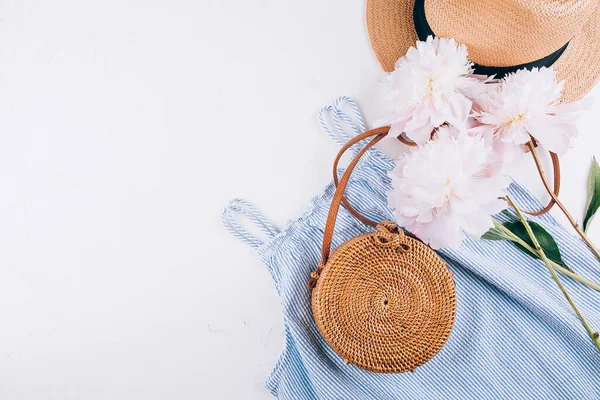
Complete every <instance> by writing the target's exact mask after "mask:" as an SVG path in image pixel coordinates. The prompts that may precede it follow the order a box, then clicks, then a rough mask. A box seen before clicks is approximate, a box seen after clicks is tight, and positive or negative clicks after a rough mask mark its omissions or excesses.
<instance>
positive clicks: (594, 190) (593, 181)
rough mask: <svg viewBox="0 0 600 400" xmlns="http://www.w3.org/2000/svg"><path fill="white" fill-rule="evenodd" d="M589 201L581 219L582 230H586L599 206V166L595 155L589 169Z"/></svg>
mask: <svg viewBox="0 0 600 400" xmlns="http://www.w3.org/2000/svg"><path fill="white" fill-rule="evenodd" d="M589 198H590V203H589V205H588V209H587V211H586V213H585V218H584V219H583V231H584V232H587V228H588V226H589V224H590V222H591V221H592V218H593V217H594V215H595V214H596V211H598V207H600V166H598V161H596V157H594V159H593V160H592V170H591V171H590V186H589Z"/></svg>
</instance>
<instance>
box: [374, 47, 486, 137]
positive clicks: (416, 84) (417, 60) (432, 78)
mask: <svg viewBox="0 0 600 400" xmlns="http://www.w3.org/2000/svg"><path fill="white" fill-rule="evenodd" d="M472 65H473V64H472V63H471V62H470V61H469V59H468V58H467V48H466V46H464V45H459V44H458V43H456V41H455V40H454V39H444V38H442V39H440V38H432V37H429V38H427V41H426V42H417V44H416V47H411V48H410V49H408V52H407V53H406V55H405V56H404V57H402V58H400V59H399V60H398V61H397V62H396V69H395V70H394V71H393V72H392V73H390V74H389V75H388V76H387V78H386V80H385V95H384V97H385V102H386V109H387V110H386V115H387V117H385V118H383V119H382V120H381V121H380V122H381V123H382V124H385V125H391V130H390V135H394V136H398V135H400V134H401V133H403V132H404V133H405V135H406V136H407V137H408V138H409V139H411V140H412V141H414V142H415V143H417V144H424V143H425V142H427V141H428V140H429V139H430V136H431V133H432V132H433V130H434V129H435V128H437V127H439V126H441V125H442V124H444V123H449V124H451V125H453V126H456V127H458V128H459V129H462V128H463V125H464V123H465V121H466V119H467V117H468V116H469V113H470V112H471V107H472V100H473V99H475V98H477V97H479V96H481V95H482V94H483V93H484V92H485V91H486V90H488V88H487V86H489V85H485V83H487V82H491V79H488V78H487V77H485V76H479V75H473V68H472Z"/></svg>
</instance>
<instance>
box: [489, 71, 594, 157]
mask: <svg viewBox="0 0 600 400" xmlns="http://www.w3.org/2000/svg"><path fill="white" fill-rule="evenodd" d="M563 86H564V82H557V80H556V74H555V72H554V71H553V70H552V69H548V68H540V69H538V68H533V69H532V70H531V71H529V70H526V69H522V70H519V71H517V72H515V73H512V74H509V75H507V76H506V77H505V78H504V79H503V80H502V84H501V85H499V86H498V87H497V88H496V90H492V91H489V92H488V94H487V95H485V96H484V99H483V100H480V101H479V102H478V103H479V106H480V111H479V113H478V119H479V121H480V122H481V123H482V124H484V125H483V126H482V127H480V128H479V131H480V132H481V133H483V134H484V135H486V134H489V135H492V136H493V138H494V141H495V142H496V143H495V144H494V148H495V149H496V150H497V151H498V152H499V153H500V154H502V155H507V156H509V157H508V158H510V156H511V155H514V154H515V153H516V152H520V151H522V149H523V145H525V144H526V143H527V142H529V140H530V135H531V136H532V137H533V138H534V139H535V140H536V141H537V142H538V143H539V144H540V145H541V146H543V147H544V148H546V149H547V150H550V151H552V152H555V153H557V154H564V153H566V151H567V150H568V149H569V147H570V146H571V141H572V139H573V138H574V137H575V136H576V135H577V127H576V126H575V123H574V122H575V117H576V116H577V112H578V111H580V110H583V109H585V108H587V104H588V103H587V101H583V100H578V101H575V102H573V103H568V104H560V103H559V101H560V97H561V95H562V90H563Z"/></svg>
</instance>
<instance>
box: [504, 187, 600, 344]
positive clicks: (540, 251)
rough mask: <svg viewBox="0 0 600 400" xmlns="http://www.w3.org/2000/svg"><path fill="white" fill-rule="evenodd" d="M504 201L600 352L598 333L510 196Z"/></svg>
mask: <svg viewBox="0 0 600 400" xmlns="http://www.w3.org/2000/svg"><path fill="white" fill-rule="evenodd" d="M506 199H507V200H508V202H509V203H510V205H511V206H512V208H514V209H515V211H516V212H517V214H518V216H519V219H520V220H521V222H522V223H523V225H524V226H525V229H526V230H527V234H528V235H529V237H530V238H531V241H532V242H533V244H534V246H535V248H536V250H537V251H538V254H539V255H540V257H541V258H542V261H543V262H544V264H545V265H546V268H548V272H550V275H551V276H552V279H553V280H554V282H556V284H557V285H558V287H559V288H560V290H561V292H562V293H563V295H564V296H565V298H566V299H567V301H568V302H569V304H570V305H571V307H572V308H573V311H575V314H577V317H578V318H579V320H580V321H581V323H582V324H583V326H584V328H585V330H586V331H587V333H588V335H590V338H591V339H592V342H594V344H595V345H596V347H597V348H598V350H600V339H599V338H598V332H595V331H594V330H593V329H592V328H591V327H590V325H589V324H588V322H587V321H586V319H585V318H584V316H583V314H581V311H579V309H578V308H577V306H576V305H575V302H574V301H573V299H571V296H569V293H567V289H565V287H564V286H563V284H562V282H561V281H560V279H559V278H558V275H556V271H554V268H553V267H552V265H551V264H550V260H549V259H548V257H546V254H545V253H544V250H543V249H542V246H540V243H539V242H538V240H537V238H536V237H535V235H534V234H533V231H532V230H531V226H530V225H529V222H528V221H527V219H526V218H525V217H524V216H523V214H522V213H521V210H520V209H519V207H517V205H516V204H515V202H514V201H513V200H512V198H511V197H510V196H506Z"/></svg>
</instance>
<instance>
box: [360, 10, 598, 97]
mask: <svg viewBox="0 0 600 400" xmlns="http://www.w3.org/2000/svg"><path fill="white" fill-rule="evenodd" d="M366 14H367V15H366V17H367V28H368V31H369V37H370V39H371V45H372V46H373V50H374V51H375V54H376V56H377V59H378V60H379V63H380V64H381V66H382V67H383V69H384V70H385V71H392V70H393V69H394V63H395V62H396V60H398V58H400V57H401V56H403V55H405V54H406V51H407V50H408V48H409V47H410V46H414V44H415V42H416V41H417V40H425V38H426V36H427V34H434V35H436V36H439V37H451V38H454V39H456V41H458V42H459V43H464V44H465V45H466V46H467V48H468V51H469V58H470V59H471V60H472V61H473V62H474V63H475V64H476V68H475V70H476V72H479V73H486V74H487V75H490V74H491V73H496V74H497V75H498V76H503V75H504V74H505V73H507V72H511V71H512V70H516V69H520V68H522V67H528V68H530V67H533V66H538V67H540V66H547V67H550V66H552V68H554V69H555V70H556V72H557V75H558V78H559V79H560V80H566V84H565V91H564V94H563V100H565V101H572V100H575V99H578V98H580V97H582V96H583V95H585V94H586V93H587V92H588V91H589V90H590V89H591V88H592V86H593V85H594V83H595V82H596V80H597V79H598V76H599V75H600V1H599V0H561V1H548V0H477V1H474V0H367V7H366Z"/></svg>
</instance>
